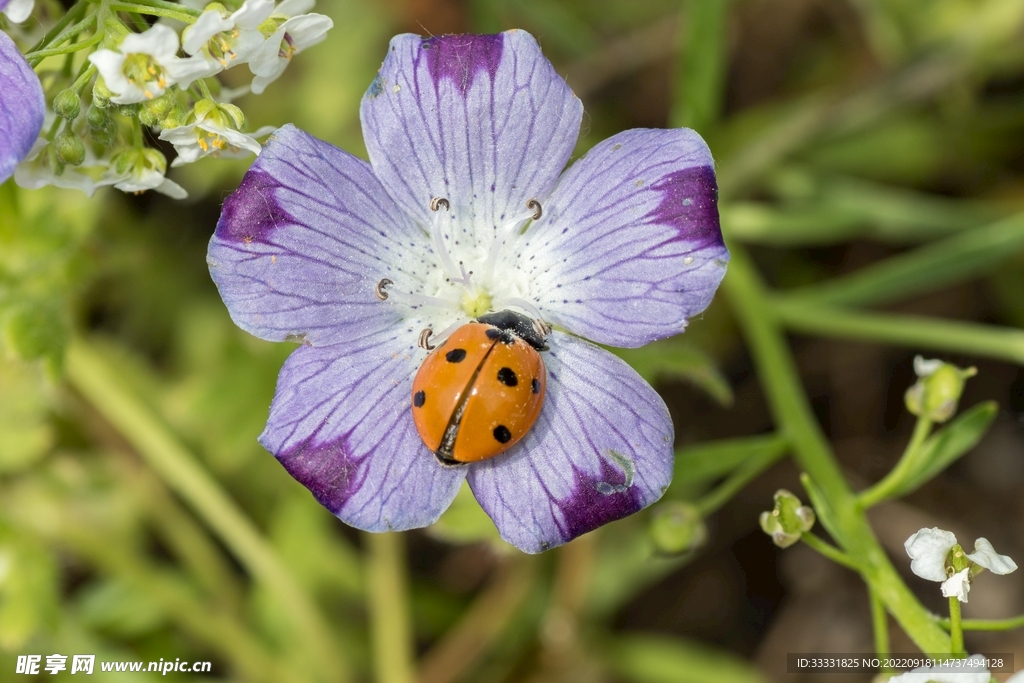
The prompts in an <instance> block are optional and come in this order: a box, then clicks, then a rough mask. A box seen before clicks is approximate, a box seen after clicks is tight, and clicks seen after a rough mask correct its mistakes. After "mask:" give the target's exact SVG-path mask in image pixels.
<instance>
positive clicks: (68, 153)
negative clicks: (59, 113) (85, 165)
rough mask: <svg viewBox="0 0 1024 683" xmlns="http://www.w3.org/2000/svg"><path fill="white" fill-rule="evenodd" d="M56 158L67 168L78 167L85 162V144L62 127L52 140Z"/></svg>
mask: <svg viewBox="0 0 1024 683" xmlns="http://www.w3.org/2000/svg"><path fill="white" fill-rule="evenodd" d="M54 145H55V147H56V149H57V158H58V159H60V160H61V161H62V162H63V163H65V164H68V165H69V166H78V165H79V164H81V163H82V162H83V161H85V143H84V142H82V140H81V138H79V137H78V136H77V135H75V134H74V133H72V132H71V131H70V130H68V128H67V126H65V127H64V130H62V131H61V132H60V133H59V134H58V135H57V139H56V140H54Z"/></svg>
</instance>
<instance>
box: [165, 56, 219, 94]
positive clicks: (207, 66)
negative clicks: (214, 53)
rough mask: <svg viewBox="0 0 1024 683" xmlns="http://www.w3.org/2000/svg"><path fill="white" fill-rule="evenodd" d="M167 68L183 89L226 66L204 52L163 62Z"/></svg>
mask: <svg viewBox="0 0 1024 683" xmlns="http://www.w3.org/2000/svg"><path fill="white" fill-rule="evenodd" d="M162 65H163V67H164V68H165V69H167V75H168V77H169V78H170V79H171V80H172V81H174V82H176V83H178V84H179V85H180V86H181V88H182V89H185V88H188V86H190V85H191V84H192V81H195V80H197V79H200V78H208V77H210V76H213V75H214V74H218V73H220V72H221V71H223V70H224V66H223V65H222V64H221V63H220V62H218V61H217V60H216V59H211V58H210V57H207V56H206V55H205V54H203V53H199V54H197V55H195V56H194V57H189V58H188V59H180V58H178V57H175V58H174V59H172V60H168V61H165V62H162Z"/></svg>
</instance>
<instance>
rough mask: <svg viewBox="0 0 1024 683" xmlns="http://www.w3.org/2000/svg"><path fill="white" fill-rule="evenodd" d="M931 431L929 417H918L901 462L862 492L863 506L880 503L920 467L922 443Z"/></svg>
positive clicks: (860, 497)
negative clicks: (919, 455)
mask: <svg viewBox="0 0 1024 683" xmlns="http://www.w3.org/2000/svg"><path fill="white" fill-rule="evenodd" d="M931 431H932V421H931V420H929V419H928V418H927V417H918V418H917V424H915V425H914V434H913V435H912V436H911V437H910V443H909V444H907V448H906V450H904V451H903V456H902V457H900V460H899V462H898V463H896V467H894V468H892V471H890V472H889V474H887V475H885V478H884V479H882V480H881V481H880V482H878V483H877V484H875V485H874V486H872V487H871V488H869V489H867V490H865V491H862V492H861V494H860V496H859V500H860V506H861V507H862V508H864V509H865V510H867V509H868V508H869V507H872V506H874V505H878V504H879V503H881V502H882V501H883V500H887V499H888V498H889V497H890V496H892V494H893V493H894V492H896V491H898V490H899V488H900V487H901V486H903V484H904V482H905V480H906V478H907V475H909V474H910V473H912V472H913V471H914V470H915V469H916V468H917V467H918V464H919V463H918V460H919V458H918V453H919V451H920V448H921V444H923V443H924V442H925V439H927V438H928V435H929V434H931Z"/></svg>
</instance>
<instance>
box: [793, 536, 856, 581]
mask: <svg viewBox="0 0 1024 683" xmlns="http://www.w3.org/2000/svg"><path fill="white" fill-rule="evenodd" d="M800 540H801V541H803V542H804V543H806V544H807V545H809V546H810V547H812V548H814V549H815V550H816V551H818V552H819V553H821V554H822V555H824V556H825V557H827V558H828V559H830V560H832V561H833V562H835V563H836V564H841V565H843V566H844V567H846V568H847V569H852V570H853V571H855V572H859V571H860V568H859V567H858V566H857V563H856V562H854V560H853V558H852V557H850V556H849V555H847V554H846V553H844V552H843V551H842V550H840V549H839V548H837V547H835V546H834V545H832V544H831V543H827V542H825V541H824V540H823V539H821V538H818V536H816V535H814V534H813V533H811V532H810V531H805V532H803V533H802V534H800Z"/></svg>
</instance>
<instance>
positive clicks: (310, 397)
mask: <svg viewBox="0 0 1024 683" xmlns="http://www.w3.org/2000/svg"><path fill="white" fill-rule="evenodd" d="M399 332H404V330H402V329H389V330H385V331H383V332H381V333H378V334H375V335H371V336H368V337H365V338H363V339H360V340H358V341H356V342H352V343H350V344H348V345H346V346H330V347H325V348H316V347H312V346H302V347H300V348H298V349H297V350H296V351H295V352H294V353H293V354H292V355H291V356H290V357H289V358H288V360H287V362H286V363H285V365H284V367H283V368H282V369H281V375H280V376H279V377H278V380H277V393H276V395H275V396H274V402H273V404H272V405H271V407H270V418H269V420H268V421H267V428H266V430H265V431H264V432H263V434H262V435H261V436H260V443H262V444H263V445H264V446H265V447H266V448H267V450H269V451H270V452H271V453H273V454H274V455H276V456H277V458H278V460H280V461H281V464H282V465H284V466H285V468H286V469H287V470H288V471H289V472H290V473H291V475H292V476H293V477H295V478H296V479H297V480H298V481H300V482H301V483H302V484H304V485H305V486H306V487H307V488H309V490H310V491H311V492H312V493H313V495H314V496H315V497H316V499H317V500H318V501H320V503H321V504H322V505H324V507H326V508H328V509H329V510H331V512H333V513H334V514H336V515H337V516H338V517H340V518H341V519H342V520H343V521H344V522H345V523H347V524H351V525H352V526H354V527H358V528H360V529H364V530H366V531H391V530H401V529H412V528H416V527H422V526H426V525H428V524H432V523H433V522H435V521H436V520H437V518H438V517H439V516H440V515H441V513H442V512H443V511H444V510H445V509H446V508H447V507H448V505H449V504H450V503H451V501H452V498H454V497H455V494H456V492H458V489H459V486H460V485H461V483H462V480H463V478H464V477H465V476H466V470H465V468H464V467H444V466H443V465H441V464H440V463H439V462H438V461H437V458H435V457H434V454H433V453H431V452H430V450H429V449H427V447H426V446H424V445H423V441H422V440H421V439H420V436H419V434H418V433H417V432H416V427H415V425H414V424H413V420H412V415H411V411H412V406H411V399H410V396H411V393H412V378H413V375H414V374H415V372H416V362H415V361H414V360H413V359H414V358H417V357H419V356H418V354H415V353H414V352H415V349H414V348H413V346H412V345H411V344H410V343H409V339H410V336H409V335H399V334H398V333H399ZM411 338H412V339H413V341H415V336H411Z"/></svg>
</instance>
